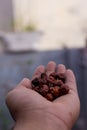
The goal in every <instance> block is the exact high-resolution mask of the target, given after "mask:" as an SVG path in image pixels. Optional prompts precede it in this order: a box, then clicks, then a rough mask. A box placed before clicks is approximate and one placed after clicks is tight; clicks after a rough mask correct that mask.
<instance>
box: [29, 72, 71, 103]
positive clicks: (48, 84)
mask: <svg viewBox="0 0 87 130" xmlns="http://www.w3.org/2000/svg"><path fill="white" fill-rule="evenodd" d="M65 81H66V76H65V74H64V73H51V74H50V75H49V76H47V74H46V73H41V76H40V77H38V78H35V79H33V80H32V82H31V84H32V89H33V90H35V91H36V92H38V93H39V94H41V95H42V96H43V97H45V98H46V99H47V100H49V101H53V100H54V99H56V98H58V97H60V96H63V95H65V94H68V93H69V87H68V85H66V84H65Z"/></svg>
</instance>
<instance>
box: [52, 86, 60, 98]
mask: <svg viewBox="0 0 87 130" xmlns="http://www.w3.org/2000/svg"><path fill="white" fill-rule="evenodd" d="M50 92H51V93H52V94H53V96H54V97H55V98H57V97H58V96H59V87H58V86H55V87H53V88H51V89H50Z"/></svg>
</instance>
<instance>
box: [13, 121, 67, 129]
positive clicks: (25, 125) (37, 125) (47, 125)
mask: <svg viewBox="0 0 87 130" xmlns="http://www.w3.org/2000/svg"><path fill="white" fill-rule="evenodd" d="M41 120H42V121H41ZM41 120H40V121H38V120H36V121H32V120H31V121H30V120H27V121H23V120H19V121H17V122H16V123H15V126H14V129H13V130H69V129H68V128H67V127H66V126H65V124H63V123H61V121H60V120H59V121H57V122H55V121H54V122H55V123H54V122H53V121H52V120H50V121H45V122H44V119H41Z"/></svg>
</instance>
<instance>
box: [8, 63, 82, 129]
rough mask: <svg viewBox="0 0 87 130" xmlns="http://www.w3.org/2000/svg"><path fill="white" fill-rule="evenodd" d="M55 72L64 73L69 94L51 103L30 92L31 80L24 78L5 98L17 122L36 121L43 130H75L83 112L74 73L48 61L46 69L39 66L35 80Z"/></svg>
mask: <svg viewBox="0 0 87 130" xmlns="http://www.w3.org/2000/svg"><path fill="white" fill-rule="evenodd" d="M55 71H56V72H57V73H60V72H61V73H65V75H66V84H67V85H68V86H69V93H68V94H67V95H64V96H61V97H59V98H57V99H56V100H54V101H53V102H50V101H48V100H47V99H45V98H44V97H42V96H41V95H40V94H38V93H37V92H35V91H33V90H32V89H31V80H29V79H26V78H25V79H23V80H22V81H21V82H20V83H19V84H18V85H17V87H16V88H15V89H14V90H12V91H11V92H9V93H8V95H7V99H6V103H7V106H8V108H9V110H10V112H11V114H12V116H13V118H14V119H15V120H22V119H23V122H25V121H29V123H30V122H31V121H33V122H34V123H36V124H37V126H39V128H40V127H42V128H41V129H42V130H45V127H47V129H49V130H51V129H54V130H57V129H58V128H59V124H60V125H62V126H64V128H65V129H64V130H70V129H71V128H72V126H73V124H74V123H75V121H76V119H77V117H78V115H79V111H80V102H79V97H78V93H77V87H76V81H75V77H74V74H73V72H72V71H71V70H67V69H66V68H65V66H64V65H58V66H57V65H56V64H55V62H49V63H48V64H47V66H46V68H45V67H44V66H42V65H40V66H39V67H38V68H37V69H36V70H35V73H34V75H33V77H32V79H33V78H35V77H39V76H40V75H41V73H43V72H46V74H47V75H49V74H51V73H52V72H55ZM34 123H33V124H34ZM60 127H61V126H60ZM39 128H38V130H39Z"/></svg>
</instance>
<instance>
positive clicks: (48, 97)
mask: <svg viewBox="0 0 87 130" xmlns="http://www.w3.org/2000/svg"><path fill="white" fill-rule="evenodd" d="M45 98H46V99H47V100H49V101H53V99H54V98H53V95H52V94H51V93H47V95H46V96H45Z"/></svg>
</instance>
